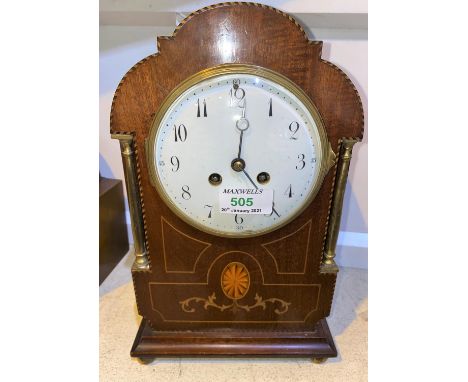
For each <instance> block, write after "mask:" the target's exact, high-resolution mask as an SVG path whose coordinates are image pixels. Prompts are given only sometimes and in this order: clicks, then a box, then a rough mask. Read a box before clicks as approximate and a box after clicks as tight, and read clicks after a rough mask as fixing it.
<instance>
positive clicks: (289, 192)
mask: <svg viewBox="0 0 468 382" xmlns="http://www.w3.org/2000/svg"><path fill="white" fill-rule="evenodd" d="M284 194H285V195H286V196H287V197H288V198H292V196H293V195H294V193H293V192H292V184H290V185H289V187H288V188H287V189H286V191H285V192H284Z"/></svg>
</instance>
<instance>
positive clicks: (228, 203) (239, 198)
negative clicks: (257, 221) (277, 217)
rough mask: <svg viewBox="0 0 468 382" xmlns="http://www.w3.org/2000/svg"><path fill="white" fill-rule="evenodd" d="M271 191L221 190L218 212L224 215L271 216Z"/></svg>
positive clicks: (251, 189) (250, 189) (248, 189)
mask: <svg viewBox="0 0 468 382" xmlns="http://www.w3.org/2000/svg"><path fill="white" fill-rule="evenodd" d="M272 208H273V190H271V189H266V188H257V189H255V188H223V189H221V190H220V191H219V210H220V212H221V213H224V214H263V215H268V214H271V212H272Z"/></svg>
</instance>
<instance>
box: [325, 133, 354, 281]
mask: <svg viewBox="0 0 468 382" xmlns="http://www.w3.org/2000/svg"><path fill="white" fill-rule="evenodd" d="M356 142H357V140H356V139H350V138H343V140H342V142H341V148H340V156H339V160H338V168H337V169H336V180H335V193H334V195H333V202H332V205H331V211H330V221H329V223H328V233H327V239H326V241H325V249H324V254H323V258H322V266H321V272H323V273H336V272H338V266H337V265H336V263H335V251H336V243H337V241H338V233H339V231H340V222H341V210H342V208H343V198H344V193H345V189H346V180H347V179H348V171H349V164H350V162H351V155H352V151H353V146H354V144H355V143H356Z"/></svg>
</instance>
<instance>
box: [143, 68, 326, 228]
mask: <svg viewBox="0 0 468 382" xmlns="http://www.w3.org/2000/svg"><path fill="white" fill-rule="evenodd" d="M327 149H328V142H327V141H326V135H325V133H324V129H323V126H322V122H321V119H320V117H319V114H318V112H317V110H316V108H315V106H314V105H313V104H312V102H311V101H310V100H309V99H308V98H307V96H306V95H305V93H303V92H302V91H301V90H300V89H299V88H298V87H297V86H296V85H295V84H293V83H292V82H291V81H289V80H287V79H286V78H284V77H282V76H280V75H279V74H275V73H274V72H271V71H267V70H261V69H258V68H257V69H252V70H244V71H242V70H237V71H236V70H235V69H234V70H230V71H226V70H222V71H218V72H217V71H214V72H213V73H211V74H206V73H205V74H204V75H202V76H199V78H192V79H191V80H190V81H186V82H185V83H184V84H182V85H181V86H179V87H178V89H176V90H175V91H174V92H173V93H172V95H171V96H169V97H168V99H167V100H166V102H165V103H164V104H163V106H162V107H161V110H160V111H159V112H158V114H157V116H156V118H155V120H154V122H153V126H152V131H151V135H150V148H149V152H150V156H149V161H150V170H151V172H152V174H153V175H152V178H153V179H154V180H153V182H154V183H155V186H156V188H157V189H158V191H159V193H160V194H161V196H162V197H163V199H164V200H165V201H166V203H167V204H168V205H169V207H170V208H171V209H172V210H173V211H174V212H175V213H176V214H177V215H178V216H179V217H180V218H182V219H183V220H185V221H186V222H188V223H190V224H191V225H193V226H195V227H197V228H199V229H200V230H203V231H205V232H209V233H212V234H215V235H218V236H234V237H248V236H256V235H260V234H263V233H266V232H270V231H272V230H274V229H277V228H279V227H281V226H283V225H285V224H287V223H288V222H290V221H291V220H292V219H293V218H294V217H296V216H297V215H298V214H299V213H300V212H301V211H303V209H304V208H305V207H306V206H307V205H308V204H309V203H310V202H311V200H312V199H313V197H314V196H315V194H316V192H317V190H318V188H319V186H320V183H321V181H322V180H323V177H324V174H325V172H326V169H327V165H326V163H325V162H326V161H327V155H328V152H327ZM222 194H224V195H222ZM259 194H260V195H259Z"/></svg>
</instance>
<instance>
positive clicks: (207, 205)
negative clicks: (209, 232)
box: [205, 204, 213, 219]
mask: <svg viewBox="0 0 468 382" xmlns="http://www.w3.org/2000/svg"><path fill="white" fill-rule="evenodd" d="M205 207H208V208H209V209H210V212H209V213H208V219H211V211H213V206H211V205H209V204H205Z"/></svg>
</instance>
